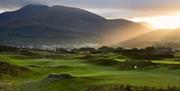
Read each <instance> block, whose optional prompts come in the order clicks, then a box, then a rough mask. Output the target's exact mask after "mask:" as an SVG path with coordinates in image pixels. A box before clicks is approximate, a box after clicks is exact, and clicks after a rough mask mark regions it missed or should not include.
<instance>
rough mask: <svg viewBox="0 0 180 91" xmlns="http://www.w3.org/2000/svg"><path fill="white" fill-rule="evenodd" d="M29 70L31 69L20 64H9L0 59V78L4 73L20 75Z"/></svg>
mask: <svg viewBox="0 0 180 91" xmlns="http://www.w3.org/2000/svg"><path fill="white" fill-rule="evenodd" d="M29 71H30V69H28V68H25V67H20V66H16V65H12V64H9V63H7V62H2V61H0V78H1V77H2V76H3V75H9V76H20V75H21V74H24V73H26V72H29Z"/></svg>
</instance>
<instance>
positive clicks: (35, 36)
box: [0, 5, 148, 47]
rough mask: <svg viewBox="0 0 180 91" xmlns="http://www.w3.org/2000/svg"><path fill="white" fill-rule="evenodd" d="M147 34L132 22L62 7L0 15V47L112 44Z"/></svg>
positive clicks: (28, 8) (31, 7) (32, 8)
mask: <svg viewBox="0 0 180 91" xmlns="http://www.w3.org/2000/svg"><path fill="white" fill-rule="evenodd" d="M147 31H148V28H146V27H144V26H143V25H141V24H138V23H135V22H132V21H128V20H123V19H115V20H108V19H105V18H104V17H101V16H99V15H96V14H94V13H91V12H89V11H86V10H82V9H79V8H74V7H66V6H52V7H49V6H45V5H27V6H24V7H22V8H21V9H19V10H16V11H12V12H4V13H2V14H0V43H2V44H8V45H13V46H29V45H32V46H39V47H41V46H44V45H50V46H52V45H60V46H68V45H72V44H74V45H75V46H77V45H76V44H78V45H83V44H112V43H116V42H119V41H122V40H123V39H125V37H126V36H128V35H131V37H133V36H137V35H139V34H141V33H145V32H147ZM121 35H122V36H121ZM115 36H117V37H115ZM114 38H115V39H114ZM108 39H114V40H115V41H113V42H112V41H110V40H108Z"/></svg>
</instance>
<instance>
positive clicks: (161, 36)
mask: <svg viewBox="0 0 180 91" xmlns="http://www.w3.org/2000/svg"><path fill="white" fill-rule="evenodd" d="M119 45H121V46H124V47H131V48H132V47H147V46H163V47H172V48H180V29H161V30H154V31H152V32H148V33H145V34H142V35H140V36H137V37H135V38H132V39H129V40H126V41H123V42H121V43H120V44H119Z"/></svg>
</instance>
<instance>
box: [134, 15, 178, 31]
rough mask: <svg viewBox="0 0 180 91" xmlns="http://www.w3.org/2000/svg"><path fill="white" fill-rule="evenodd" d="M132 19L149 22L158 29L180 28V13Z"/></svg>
mask: <svg viewBox="0 0 180 91" xmlns="http://www.w3.org/2000/svg"><path fill="white" fill-rule="evenodd" d="M132 20H133V21H135V22H147V23H149V24H151V25H153V26H154V27H155V28H157V29H173V28H180V13H176V14H175V15H168V16H157V17H143V18H134V19H132Z"/></svg>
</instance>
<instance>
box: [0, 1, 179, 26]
mask: <svg viewBox="0 0 180 91" xmlns="http://www.w3.org/2000/svg"><path fill="white" fill-rule="evenodd" d="M27 4H45V5H48V6H53V5H64V6H71V7H77V8H81V9H85V10H88V11H91V12H94V13H96V14H99V15H101V16H103V17H106V18H108V19H115V18H124V19H129V20H132V21H135V22H147V23H149V24H151V25H153V26H155V27H156V28H177V27H180V21H179V20H180V0H0V12H4V11H11V10H16V9H18V8H20V7H22V6H24V5H27ZM166 21H168V22H166Z"/></svg>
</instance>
